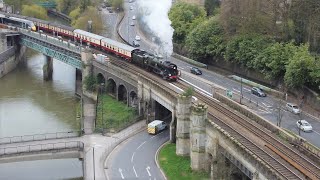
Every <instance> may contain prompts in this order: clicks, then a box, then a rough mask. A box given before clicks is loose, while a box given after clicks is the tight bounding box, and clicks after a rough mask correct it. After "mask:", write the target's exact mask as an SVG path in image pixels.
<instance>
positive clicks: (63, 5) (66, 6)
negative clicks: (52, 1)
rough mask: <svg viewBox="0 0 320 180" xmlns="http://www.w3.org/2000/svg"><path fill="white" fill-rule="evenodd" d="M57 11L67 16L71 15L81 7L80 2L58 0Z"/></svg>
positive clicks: (75, 0)
mask: <svg viewBox="0 0 320 180" xmlns="http://www.w3.org/2000/svg"><path fill="white" fill-rule="evenodd" d="M56 2H57V9H58V10H59V11H60V12H62V13H65V14H69V13H70V12H71V11H72V10H74V9H76V8H77V7H78V6H79V1H78V0H56Z"/></svg>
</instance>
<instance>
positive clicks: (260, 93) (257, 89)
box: [251, 87, 267, 97]
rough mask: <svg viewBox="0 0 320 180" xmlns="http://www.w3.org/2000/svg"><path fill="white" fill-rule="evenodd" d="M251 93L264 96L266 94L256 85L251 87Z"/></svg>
mask: <svg viewBox="0 0 320 180" xmlns="http://www.w3.org/2000/svg"><path fill="white" fill-rule="evenodd" d="M251 93H252V94H254V95H257V96H259V97H266V96H267V95H266V93H264V92H263V90H262V89H261V88H258V87H253V88H251Z"/></svg>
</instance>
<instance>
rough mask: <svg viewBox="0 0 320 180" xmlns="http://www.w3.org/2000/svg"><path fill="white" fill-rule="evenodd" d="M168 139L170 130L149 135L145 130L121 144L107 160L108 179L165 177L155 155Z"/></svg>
mask: <svg viewBox="0 0 320 180" xmlns="http://www.w3.org/2000/svg"><path fill="white" fill-rule="evenodd" d="M168 140H169V130H165V131H163V132H161V133H159V134H157V135H149V134H148V133H147V131H146V130H144V131H141V132H140V133H138V134H136V135H135V136H133V137H132V138H130V139H128V140H127V141H125V142H124V143H122V144H120V145H119V146H118V147H117V148H116V149H115V150H114V151H113V152H112V153H111V154H110V155H109V159H108V160H107V167H108V168H107V177H108V179H109V180H113V179H133V178H136V179H156V180H161V179H164V177H163V175H162V173H161V171H160V169H159V168H158V167H157V165H156V162H155V155H156V152H157V150H158V149H159V147H160V146H161V145H162V144H163V143H165V142H166V141H168Z"/></svg>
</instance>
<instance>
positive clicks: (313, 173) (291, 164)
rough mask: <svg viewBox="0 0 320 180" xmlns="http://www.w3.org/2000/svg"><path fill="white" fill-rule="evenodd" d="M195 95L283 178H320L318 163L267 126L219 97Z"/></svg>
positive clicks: (213, 116)
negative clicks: (233, 107) (251, 118)
mask: <svg viewBox="0 0 320 180" xmlns="http://www.w3.org/2000/svg"><path fill="white" fill-rule="evenodd" d="M176 85H177V86H179V87H180V88H182V89H185V88H186V87H187V85H184V84H183V83H180V82H179V83H177V84H176ZM195 96H196V97H197V98H198V99H199V100H201V101H202V102H203V103H205V104H207V105H208V106H209V107H208V117H209V119H211V120H212V121H213V122H214V123H216V124H217V125H219V126H220V127H222V128H223V129H225V130H226V131H227V132H228V133H229V134H231V135H232V136H233V137H234V138H236V139H237V140H238V141H240V142H241V143H242V144H243V145H244V146H245V147H247V148H248V149H249V150H250V151H252V153H254V154H255V155H257V156H258V157H259V158H260V159H262V160H263V161H264V162H265V163H266V164H267V165H268V166H270V167H272V168H273V169H275V171H276V173H278V174H279V175H281V176H282V177H283V178H284V179H314V180H316V179H320V168H319V165H317V164H315V163H313V162H312V161H311V160H310V159H308V158H307V157H305V156H303V155H301V154H300V153H299V152H298V151H297V150H296V149H294V148H292V147H290V146H288V145H286V144H285V143H283V142H281V141H279V140H278V139H277V138H275V137H274V136H272V134H270V132H269V131H267V130H266V129H265V128H263V127H260V126H259V125H257V124H255V123H254V122H251V121H249V120H246V119H247V118H244V117H242V116H240V115H238V114H237V113H235V112H233V111H231V110H229V109H228V108H226V107H224V106H222V105H221V104H219V103H217V101H215V100H211V99H210V98H208V97H205V96H204V95H202V94H200V93H199V92H196V93H195ZM231 121H232V123H236V124H237V126H234V125H233V126H232V125H231V124H232V123H230V122H231ZM239 126H240V127H242V128H245V129H246V130H248V131H249V132H251V133H252V135H253V136H256V137H258V138H259V139H261V140H263V142H265V145H264V146H261V144H260V145H258V143H256V142H254V141H252V140H251V139H250V136H249V135H248V134H246V133H244V132H241V131H239V130H238V129H240V128H239ZM233 127H237V128H233ZM252 135H251V136H252ZM248 136H249V137H248Z"/></svg>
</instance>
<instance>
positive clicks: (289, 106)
mask: <svg viewBox="0 0 320 180" xmlns="http://www.w3.org/2000/svg"><path fill="white" fill-rule="evenodd" d="M286 107H287V110H288V111H290V112H293V113H294V114H299V113H300V112H301V111H300V109H299V107H298V106H297V105H296V104H292V103H287V104H286Z"/></svg>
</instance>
